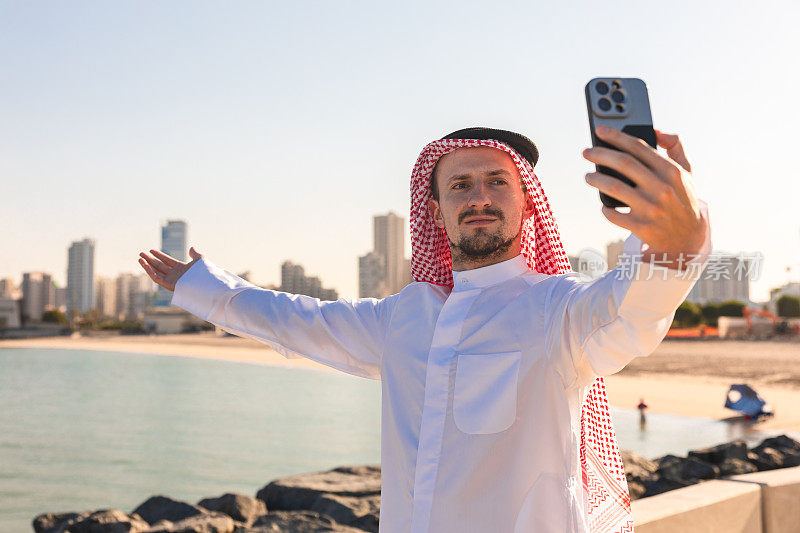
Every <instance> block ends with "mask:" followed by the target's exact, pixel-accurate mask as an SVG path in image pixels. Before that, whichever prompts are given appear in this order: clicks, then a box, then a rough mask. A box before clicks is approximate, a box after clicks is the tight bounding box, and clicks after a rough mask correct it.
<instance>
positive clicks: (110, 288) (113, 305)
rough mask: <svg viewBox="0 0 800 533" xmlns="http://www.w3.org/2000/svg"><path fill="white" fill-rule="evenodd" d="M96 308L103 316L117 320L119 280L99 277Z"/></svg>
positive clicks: (96, 290)
mask: <svg viewBox="0 0 800 533" xmlns="http://www.w3.org/2000/svg"><path fill="white" fill-rule="evenodd" d="M95 292H96V293H97V304H96V307H97V309H98V310H99V311H100V313H101V314H102V316H107V317H114V318H117V280H115V279H114V278H108V277H105V276H98V277H97V288H96V289H95Z"/></svg>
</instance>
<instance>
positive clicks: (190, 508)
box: [133, 496, 208, 525]
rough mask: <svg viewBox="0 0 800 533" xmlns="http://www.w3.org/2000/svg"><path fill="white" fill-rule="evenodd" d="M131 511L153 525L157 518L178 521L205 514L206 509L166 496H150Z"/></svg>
mask: <svg viewBox="0 0 800 533" xmlns="http://www.w3.org/2000/svg"><path fill="white" fill-rule="evenodd" d="M133 512H134V513H136V514H138V515H139V516H141V517H142V518H143V519H144V520H145V521H146V522H147V523H148V524H151V525H153V524H155V523H156V522H158V521H159V520H169V521H170V522H180V521H181V520H184V519H186V518H190V517H192V516H196V515H199V514H205V513H207V512H208V511H206V510H205V509H203V508H202V507H198V506H197V505H192V504H191V503H188V502H182V501H180V500H173V499H172V498H168V497H166V496H151V497H150V498H148V499H147V500H146V501H144V502H143V503H141V504H140V505H139V507H137V508H136V509H134V510H133Z"/></svg>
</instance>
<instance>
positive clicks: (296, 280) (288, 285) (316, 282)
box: [280, 261, 339, 301]
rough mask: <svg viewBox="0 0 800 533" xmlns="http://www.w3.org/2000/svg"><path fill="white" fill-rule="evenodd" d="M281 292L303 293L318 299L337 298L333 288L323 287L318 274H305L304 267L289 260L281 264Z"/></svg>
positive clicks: (337, 295)
mask: <svg viewBox="0 0 800 533" xmlns="http://www.w3.org/2000/svg"><path fill="white" fill-rule="evenodd" d="M280 290H281V291H283V292H290V293H292V294H305V295H306V296H311V297H312V298H319V299H320V300H331V301H332V300H337V299H338V298H339V294H338V293H337V292H336V290H335V289H325V288H323V287H322V281H320V279H319V277H318V276H306V273H305V269H304V268H303V267H302V266H301V265H298V264H296V263H292V262H291V261H284V262H283V263H282V264H281V286H280Z"/></svg>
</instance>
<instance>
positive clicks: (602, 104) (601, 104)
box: [597, 98, 611, 111]
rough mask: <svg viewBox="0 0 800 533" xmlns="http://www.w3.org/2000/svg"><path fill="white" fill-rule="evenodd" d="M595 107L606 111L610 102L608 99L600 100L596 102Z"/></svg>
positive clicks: (609, 107)
mask: <svg viewBox="0 0 800 533" xmlns="http://www.w3.org/2000/svg"><path fill="white" fill-rule="evenodd" d="M597 107H599V108H600V109H602V110H603V111H608V110H609V109H611V102H610V101H609V100H608V98H601V99H600V101H599V102H597Z"/></svg>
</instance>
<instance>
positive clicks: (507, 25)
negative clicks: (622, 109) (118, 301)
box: [0, 0, 800, 300]
mask: <svg viewBox="0 0 800 533" xmlns="http://www.w3.org/2000/svg"><path fill="white" fill-rule="evenodd" d="M799 24H800V7H799V5H798V3H796V2H784V3H777V2H775V3H773V2H763V3H758V4H756V3H752V2H751V3H747V4H745V3H743V2H683V1H675V2H670V3H669V4H668V5H666V4H663V3H657V2H619V1H613V0H612V1H607V2H603V3H600V2H531V1H528V2H501V3H489V2H470V1H459V2H392V3H379V2H356V1H352V2H322V1H320V2H267V1H261V2H254V1H253V2H243V1H231V2H225V3H219V2H204V1H194V0H193V1H191V2H190V1H173V2H155V1H137V2H99V1H98V2H86V1H70V2H30V1H27V0H22V1H5V0H0V70H2V72H3V81H2V82H1V83H0V117H2V119H1V120H0V179H2V188H1V189H0V191H2V192H0V222H1V223H2V229H1V230H0V277H13V278H14V279H15V281H16V282H17V283H19V282H20V281H21V276H22V273H23V272H27V271H45V272H50V273H52V274H53V276H54V278H55V280H56V281H57V282H59V284H60V285H62V286H64V284H65V281H66V264H67V249H68V248H69V245H70V243H72V242H73V241H78V240H82V239H83V238H85V237H90V238H93V239H95V240H96V243H97V244H96V249H95V273H96V274H97V275H106V276H115V275H117V274H119V273H122V272H133V273H142V272H143V270H142V269H141V267H140V265H139V264H138V262H137V258H138V254H139V252H140V251H147V250H149V249H151V248H158V247H159V246H160V227H161V225H162V224H164V223H165V222H166V221H167V220H168V219H184V220H186V221H187V222H188V224H189V244H190V245H193V246H195V247H196V248H197V249H198V250H199V251H200V252H201V253H203V254H204V255H205V256H206V257H207V258H208V259H210V260H211V261H213V262H214V263H216V264H218V265H220V266H222V267H223V268H225V269H228V270H230V271H232V272H234V273H240V272H243V271H250V279H251V281H253V282H255V283H259V284H270V283H279V281H280V274H279V272H280V264H281V262H283V261H284V260H287V259H288V260H292V261H295V262H299V263H301V264H302V265H304V266H305V268H306V271H307V272H308V273H309V274H314V275H319V276H320V277H321V279H322V282H323V285H324V286H326V287H333V288H335V289H337V290H338V291H339V294H340V295H341V296H345V297H355V296H357V286H358V285H357V281H358V278H357V276H358V272H357V261H358V256H359V255H363V254H365V253H366V252H368V251H369V250H370V249H371V248H372V216H373V215H376V214H385V213H387V212H389V211H394V212H395V213H397V214H399V215H401V216H403V217H405V218H406V227H407V224H408V209H409V178H410V174H411V169H412V167H413V164H414V161H415V160H416V157H417V155H418V154H419V152H420V151H421V149H422V147H423V146H424V145H425V144H427V143H428V142H430V141H432V140H434V139H437V138H439V137H441V136H443V135H445V134H446V133H449V132H451V131H454V130H456V129H460V128H463V127H468V126H476V125H482V126H488V127H495V128H503V129H510V130H514V131H519V132H521V133H523V134H525V135H527V136H528V137H530V138H531V139H533V140H534V142H536V144H537V146H538V148H539V151H540V159H539V163H538V164H537V166H536V173H537V176H538V177H539V179H540V181H541V182H542V185H543V187H544V190H545V191H546V193H547V195H548V197H549V199H550V202H551V205H552V208H553V212H554V214H555V218H556V222H557V224H558V227H559V229H560V232H561V235H562V239H563V242H564V245H565V247H566V249H567V252H568V253H570V254H577V253H578V252H579V251H580V250H582V249H584V248H595V249H599V250H605V245H606V243H607V242H609V241H612V240H615V239H620V238H625V236H627V234H628V232H627V231H626V230H624V229H622V228H619V227H616V226H614V225H613V224H611V223H610V222H608V221H607V220H606V219H605V217H603V215H602V213H601V211H600V209H601V203H600V201H599V199H598V196H597V191H596V189H594V188H592V187H590V186H588V185H587V184H586V183H585V182H584V174H585V173H586V172H591V171H592V170H594V168H593V165H592V164H591V163H589V162H588V161H586V160H585V159H583V158H582V156H581V151H582V150H583V149H584V148H586V147H588V146H589V145H590V142H591V141H590V138H589V128H588V120H587V116H586V106H585V100H584V95H583V88H584V85H585V84H586V82H587V81H588V80H590V79H591V78H594V77H598V76H620V77H638V78H642V79H643V80H645V81H646V83H647V85H648V88H649V92H650V102H651V107H652V113H653V121H654V125H655V127H656V128H658V129H661V130H662V131H666V132H670V133H677V134H679V135H680V137H681V139H682V140H683V143H684V146H685V149H686V153H687V156H688V158H689V161H690V162H691V163H692V166H693V177H694V181H695V184H696V186H697V190H698V194H699V196H700V197H701V198H702V199H704V200H705V201H706V202H708V205H709V213H710V218H711V227H712V240H713V244H714V249H715V250H716V251H727V252H733V253H739V252H744V253H746V254H752V253H757V252H760V253H762V254H763V257H764V259H763V263H762V264H761V272H760V276H759V277H758V279H756V280H755V281H754V282H753V283H752V285H751V297H752V298H753V299H755V300H764V299H766V298H767V297H768V292H769V289H770V288H771V287H774V286H777V285H781V284H783V283H785V282H786V281H789V280H800V210H799V209H798V201H800V180H799V179H798V178H800V171H798V167H797V163H796V158H797V153H798V149H797V147H796V143H797V134H796V131H797V124H798V122H799V121H798V119H799V118H800V111H798V103H797V96H796V95H797V91H798V87H800V74H799V73H798V72H799V71H798V66H797V58H796V53H797V51H798V50H800V37H798V35H800V32H797V31H796V30H797V27H798V25H799ZM409 242H410V241H409ZM408 246H409V247H407V249H406V255H407V256H410V245H408ZM787 268H788V270H787Z"/></svg>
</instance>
